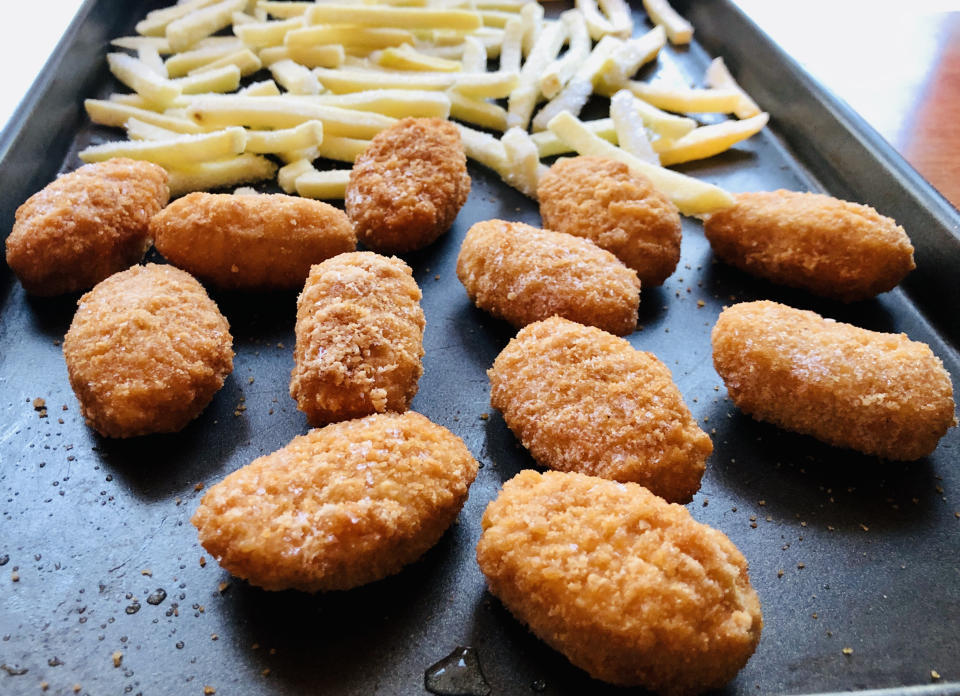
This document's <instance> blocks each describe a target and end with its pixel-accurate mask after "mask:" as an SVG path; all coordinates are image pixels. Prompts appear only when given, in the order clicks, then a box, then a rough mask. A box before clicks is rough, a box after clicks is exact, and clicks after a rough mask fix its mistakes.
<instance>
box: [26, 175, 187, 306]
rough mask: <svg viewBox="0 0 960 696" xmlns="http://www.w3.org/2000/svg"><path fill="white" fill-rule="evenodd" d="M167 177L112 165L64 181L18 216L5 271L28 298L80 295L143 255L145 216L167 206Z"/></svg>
mask: <svg viewBox="0 0 960 696" xmlns="http://www.w3.org/2000/svg"><path fill="white" fill-rule="evenodd" d="M169 197H170V192H169V190H168V189H167V172H166V171H164V169H163V168H162V167H159V166H157V165H156V164H151V163H150V162H136V161H134V160H131V159H123V158H117V159H112V160H108V161H106V162H99V163H97V164H87V165H84V166H83V167H80V168H79V169H77V170H76V171H74V172H70V173H69V174H64V175H63V176H61V177H59V178H58V179H56V180H55V181H53V182H52V183H50V184H48V185H47V186H46V188H44V189H42V190H41V191H39V192H37V193H35V194H33V195H32V196H30V198H28V199H27V201H26V202H25V203H24V204H23V205H21V206H20V207H19V208H17V213H16V221H15V222H14V224H13V230H12V231H11V232H10V235H9V236H8V237H7V263H8V264H9V265H10V268H12V269H13V272H14V273H16V275H17V277H18V278H19V279H20V282H21V283H22V284H23V287H24V289H25V290H26V291H27V292H29V293H31V294H33V295H45V296H49V295H60V294H63V293H67V292H76V291H78V290H87V289H89V288H92V287H93V286H94V285H96V284H97V283H99V282H100V281H101V280H103V279H104V278H106V277H108V276H110V275H112V274H113V273H117V272H118V271H122V270H124V269H125V268H129V267H130V266H131V265H133V264H135V263H137V262H139V261H140V259H142V258H143V254H144V252H146V250H147V249H148V248H149V247H150V237H149V234H148V224H149V222H150V216H151V215H153V214H154V213H156V212H157V211H158V210H160V209H161V208H162V207H163V206H165V205H166V204H167V200H168V199H169Z"/></svg>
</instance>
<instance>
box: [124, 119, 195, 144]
mask: <svg viewBox="0 0 960 696" xmlns="http://www.w3.org/2000/svg"><path fill="white" fill-rule="evenodd" d="M124 128H126V130H127V137H128V138H130V140H169V139H170V138H177V137H179V136H181V135H183V134H182V133H177V132H176V131H172V130H168V129H166V128H160V127H159V126H154V125H151V124H149V123H146V122H144V121H141V120H140V119H137V118H131V119H130V120H129V121H127V122H126V124H125V125H124Z"/></svg>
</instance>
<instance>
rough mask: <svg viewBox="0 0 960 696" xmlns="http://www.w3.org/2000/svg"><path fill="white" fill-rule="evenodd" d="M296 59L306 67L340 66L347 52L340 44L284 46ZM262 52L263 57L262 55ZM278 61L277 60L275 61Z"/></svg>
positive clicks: (292, 57)
mask: <svg viewBox="0 0 960 696" xmlns="http://www.w3.org/2000/svg"><path fill="white" fill-rule="evenodd" d="M283 48H286V49H287V51H288V52H289V55H290V60H294V61H296V62H297V63H300V65H302V66H304V67H306V68H339V67H340V66H341V65H343V61H344V59H345V58H346V53H345V51H344V50H343V46H341V45H340V44H327V45H322V46H284V47H283ZM262 55H263V54H262V52H261V57H262ZM273 62H276V61H273Z"/></svg>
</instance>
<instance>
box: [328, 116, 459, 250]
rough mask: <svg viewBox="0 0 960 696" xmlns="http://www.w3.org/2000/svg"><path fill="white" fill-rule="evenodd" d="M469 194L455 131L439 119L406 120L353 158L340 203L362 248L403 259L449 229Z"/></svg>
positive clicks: (381, 134)
mask: <svg viewBox="0 0 960 696" xmlns="http://www.w3.org/2000/svg"><path fill="white" fill-rule="evenodd" d="M469 193H470V175H469V174H467V156H466V154H465V153H464V149H463V144H462V143H461V142H460V132H459V131H458V130H457V127H456V126H455V125H453V124H452V123H450V122H449V121H446V120H444V119H441V118H405V119H403V120H401V121H399V122H398V123H396V124H394V125H393V126H391V127H390V128H387V129H386V130H384V131H382V132H380V133H378V134H377V135H376V136H375V137H374V138H373V140H371V141H370V145H368V146H367V149H366V150H364V152H363V154H361V155H360V156H359V157H357V160H356V162H354V164H353V169H352V170H351V172H350V182H349V183H348V184H347V192H346V198H345V200H344V202H345V204H346V209H347V215H348V216H349V217H350V220H351V221H352V222H353V225H354V228H355V229H356V231H357V237H359V239H360V241H361V242H363V243H364V244H366V245H367V247H369V248H370V249H373V250H374V251H379V252H383V253H388V252H389V253H401V252H406V251H413V250H415V249H420V248H422V247H425V246H427V245H428V244H430V243H432V242H433V241H435V240H436V239H437V238H438V237H439V236H440V235H442V234H443V233H444V232H446V231H447V230H448V229H450V226H451V225H452V224H453V220H454V218H456V217H457V213H458V212H460V208H461V207H463V204H464V203H465V202H466V200H467V196H468V195H469Z"/></svg>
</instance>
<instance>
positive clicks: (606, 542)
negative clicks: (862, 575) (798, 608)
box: [477, 470, 763, 695]
mask: <svg viewBox="0 0 960 696" xmlns="http://www.w3.org/2000/svg"><path fill="white" fill-rule="evenodd" d="M477 561H478V562H479V564H480V569H481V570H482V571H483V574H484V575H486V576H487V582H488V583H489V585H490V591H491V592H492V593H493V594H495V595H496V596H497V597H499V598H500V600H501V601H502V602H503V603H504V604H505V605H506V607H507V608H508V609H509V610H510V611H511V612H512V613H513V615H514V616H516V617H517V618H518V619H519V620H520V621H522V622H524V623H525V624H527V625H528V626H529V627H530V629H531V630H532V631H533V632H534V633H535V634H536V635H537V636H538V637H539V638H541V639H542V640H544V641H545V642H546V643H547V644H548V645H550V646H551V647H552V648H554V649H556V650H559V651H560V652H561V653H563V654H564V655H565V656H566V657H567V659H569V660H570V662H572V663H573V664H574V665H576V666H577V667H580V668H581V669H584V670H586V671H587V672H588V673H589V674H590V676H592V677H594V678H595V679H601V680H603V681H606V682H610V683H612V684H619V685H622V686H642V687H644V688H646V689H650V690H651V691H655V692H658V693H661V694H676V695H679V694H697V693H700V692H703V691H707V690H709V689H713V688H717V687H720V686H723V685H724V684H726V683H727V682H728V681H730V679H732V678H733V677H734V676H735V675H736V673H737V672H738V671H739V670H740V668H742V667H743V666H744V665H745V664H746V663H747V660H748V659H749V658H750V656H751V655H752V654H753V651H754V649H755V648H756V646H757V642H758V641H759V640H760V631H761V629H762V628H763V618H762V617H761V615H760V602H759V600H758V599H757V594H756V592H754V590H753V587H751V585H750V578H749V576H748V574H747V562H746V560H744V558H743V555H741V553H740V551H738V550H737V548H736V546H734V545H733V543H732V542H731V541H730V540H729V539H728V538H727V537H726V536H725V535H724V534H723V533H722V532H719V531H717V530H716V529H712V528H710V527H708V526H706V525H704V524H700V523H698V522H696V521H694V520H693V518H692V517H690V513H689V512H687V510H686V509H685V508H683V507H681V506H679V505H671V504H669V503H667V502H665V501H664V500H662V499H661V498H658V497H657V496H655V495H653V494H652V493H650V491H648V490H646V489H645V488H643V487H642V486H638V485H636V484H633V483H626V484H623V483H614V482H613V481H607V480H604V479H600V478H595V477H593V476H585V475H583V474H576V473H560V472H555V471H548V472H546V473H544V474H539V473H537V472H535V471H529V470H528V471H521V472H520V473H519V474H517V475H516V476H515V477H514V478H513V479H511V480H510V481H507V483H506V484H504V486H503V491H502V492H501V493H500V496H499V497H498V498H497V499H496V500H494V501H493V502H492V503H490V505H488V506H487V510H486V512H485V513H484V515H483V535H482V536H481V537H480V541H479V543H478V544H477Z"/></svg>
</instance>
